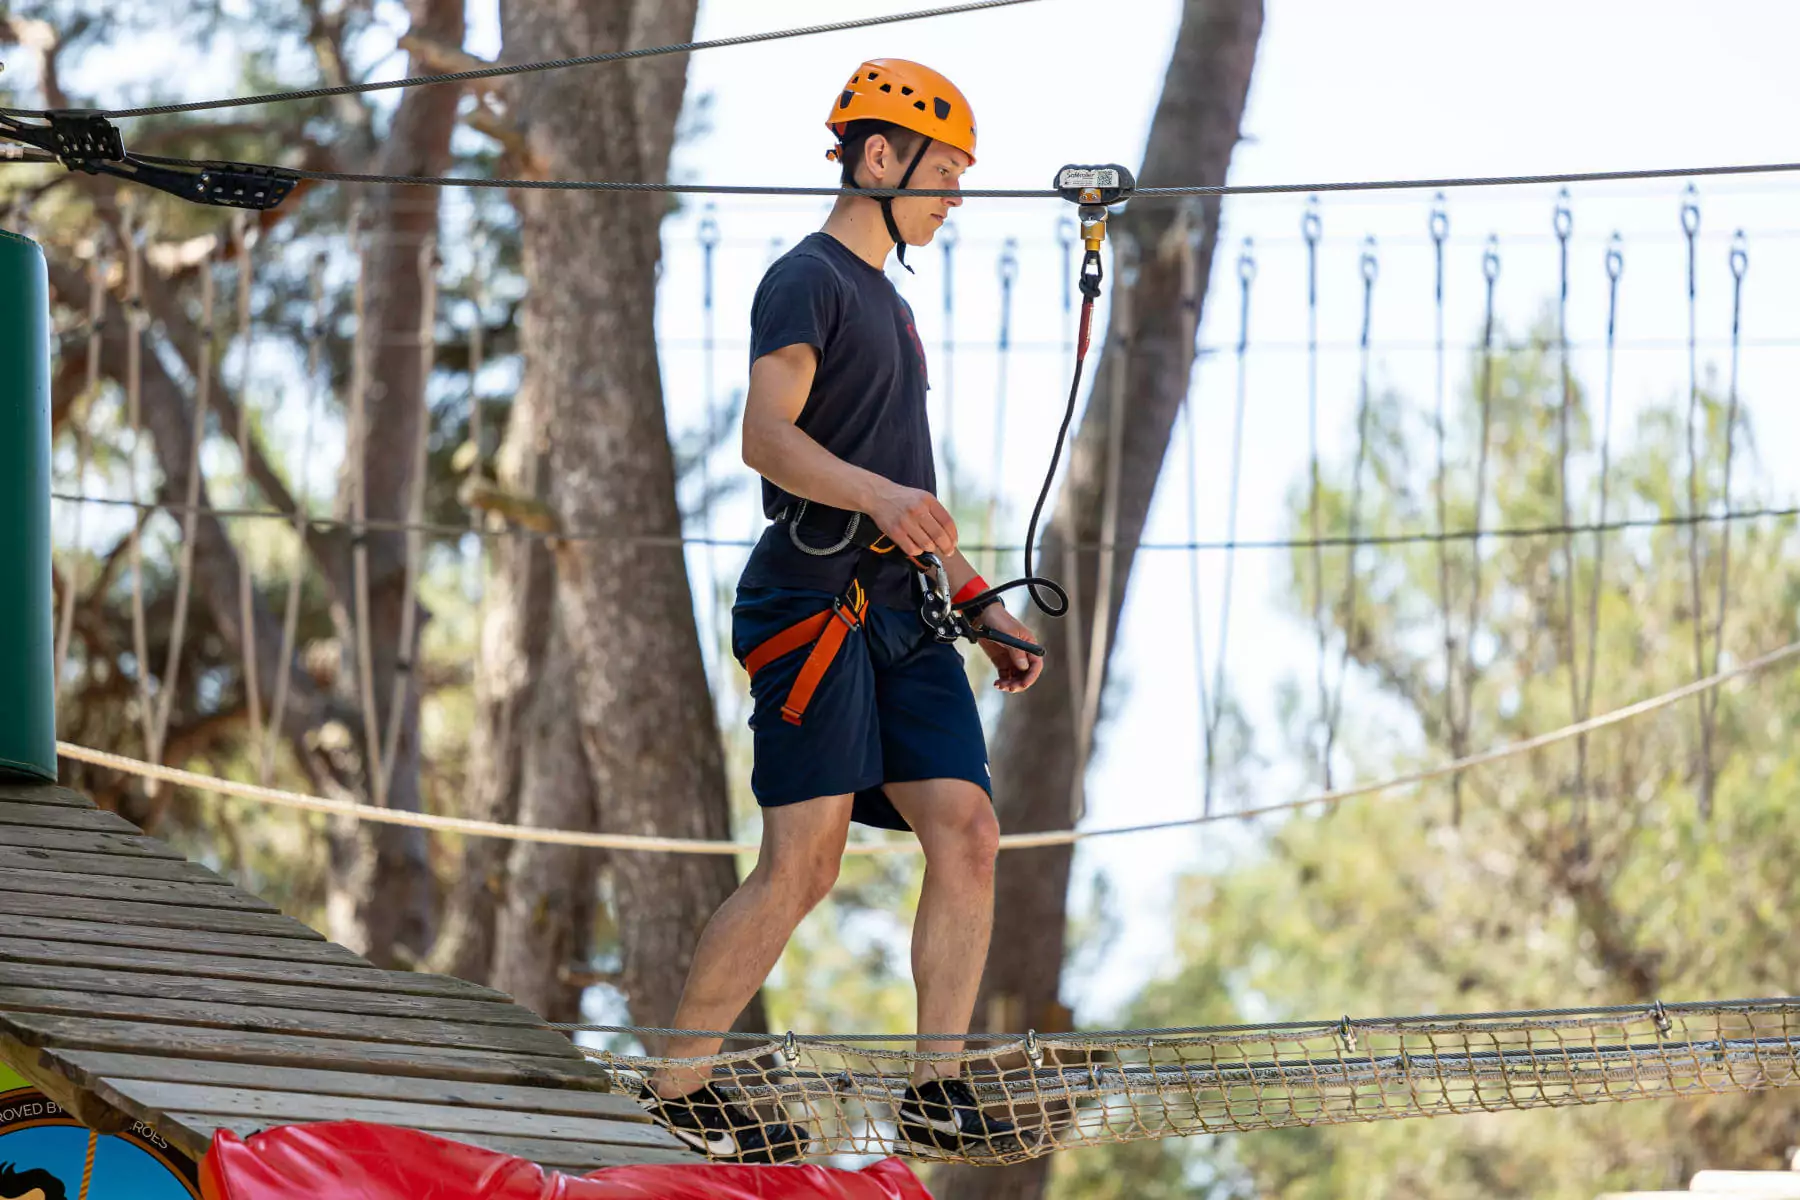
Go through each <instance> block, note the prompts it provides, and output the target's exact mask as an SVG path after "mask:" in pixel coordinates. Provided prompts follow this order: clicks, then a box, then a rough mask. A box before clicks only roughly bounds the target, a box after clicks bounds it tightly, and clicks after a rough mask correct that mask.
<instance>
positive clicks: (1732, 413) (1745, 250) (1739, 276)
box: [1702, 229, 1750, 763]
mask: <svg viewBox="0 0 1800 1200" xmlns="http://www.w3.org/2000/svg"><path fill="white" fill-rule="evenodd" d="M1729 262H1730V265H1731V392H1730V395H1729V397H1728V398H1727V400H1726V404H1725V478H1724V480H1723V481H1722V483H1721V487H1722V489H1723V495H1722V496H1721V497H1720V507H1721V508H1723V509H1724V511H1725V512H1728V513H1729V512H1730V511H1731V468H1732V462H1733V459H1734V458H1735V457H1736V450H1737V437H1736V433H1737V420H1738V351H1739V349H1740V347H1741V345H1742V335H1741V333H1740V330H1741V328H1742V319H1743V314H1744V274H1745V272H1747V271H1748V270H1749V269H1750V251H1749V247H1748V245H1747V244H1746V242H1745V240H1744V231H1743V230H1741V229H1740V230H1738V231H1737V233H1736V234H1735V235H1733V237H1732V239H1731V253H1730V258H1729ZM1730 602H1731V521H1730V519H1729V518H1728V519H1726V520H1724V521H1721V522H1720V523H1719V595H1718V611H1717V612H1715V613H1714V614H1713V631H1712V633H1713V648H1712V663H1711V667H1710V671H1711V672H1712V673H1714V674H1716V673H1717V672H1718V670H1719V659H1720V656H1721V655H1722V654H1723V653H1724V649H1725V610H1726V608H1727V606H1728V605H1729V604H1730ZM1702 695H1703V696H1704V695H1705V693H1702ZM1718 714H1719V698H1718V697H1717V696H1707V697H1706V722H1707V725H1708V727H1712V726H1714V725H1715V724H1716V723H1717V721H1718ZM1708 761H1709V763H1710V759H1709V760H1708Z"/></svg>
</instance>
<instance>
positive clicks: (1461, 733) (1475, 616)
mask: <svg viewBox="0 0 1800 1200" xmlns="http://www.w3.org/2000/svg"><path fill="white" fill-rule="evenodd" d="M1481 277H1482V279H1483V280H1485V281H1486V283H1487V304H1486V311H1485V315H1484V316H1483V318H1482V322H1481V396H1480V399H1479V406H1480V410H1481V417H1480V420H1479V422H1478V426H1479V429H1480V433H1479V434H1478V439H1479V440H1478V442H1477V446H1476V451H1475V506H1474V515H1475V528H1477V529H1479V528H1481V514H1482V509H1483V508H1485V507H1486V504H1487V469H1488V442H1489V440H1490V439H1489V434H1490V433H1491V431H1492V429H1493V423H1494V284H1495V283H1497V282H1498V281H1499V279H1500V239H1499V237H1498V236H1496V235H1494V234H1489V235H1488V240H1487V249H1486V250H1484V251H1483V252H1482V255H1481ZM1480 621H1481V538H1480V536H1479V535H1477V536H1476V537H1475V538H1473V539H1472V540H1471V542H1470V545H1469V619H1468V623H1467V624H1466V625H1465V626H1464V627H1463V670H1462V712H1461V713H1460V715H1459V716H1458V717H1457V721H1456V724H1454V725H1452V726H1451V728H1450V745H1451V753H1452V754H1453V755H1454V756H1455V757H1458V758H1461V757H1462V756H1463V755H1464V754H1466V753H1467V750H1468V740H1469V726H1470V724H1471V723H1472V722H1473V720H1474V714H1475V631H1476V627H1477V626H1478V625H1479V624H1480ZM1450 819H1451V821H1452V823H1459V822H1460V821H1461V820H1462V775H1461V774H1460V773H1458V774H1456V775H1452V776H1451V777H1450Z"/></svg>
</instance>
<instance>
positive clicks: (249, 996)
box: [0, 962, 543, 1029]
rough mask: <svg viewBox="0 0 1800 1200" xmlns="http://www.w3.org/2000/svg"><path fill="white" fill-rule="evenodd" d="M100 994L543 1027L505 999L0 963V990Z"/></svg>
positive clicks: (533, 1027) (481, 1023)
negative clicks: (477, 998)
mask: <svg viewBox="0 0 1800 1200" xmlns="http://www.w3.org/2000/svg"><path fill="white" fill-rule="evenodd" d="M8 987H12V988H27V989H30V988H38V989H42V990H45V991H53V990H60V991H65V992H104V993H117V994H120V995H128V996H134V997H144V998H149V999H165V1000H189V1001H195V1002H198V1003H208V1004H234V1005H260V1006H265V1007H268V1008H284V1009H285V1008H294V1009H302V1010H308V1011H314V1012H326V1013H343V1014H346V1015H349V1014H361V1015H364V1016H373V1017H409V1018H420V1019H425V1020H437V1021H457V1022H463V1023H468V1024H473V1025H515V1026H524V1027H527V1028H531V1029H541V1028H543V1021H542V1020H541V1019H540V1018H539V1017H538V1016H537V1014H536V1013H533V1012H531V1011H530V1010H529V1009H525V1008H521V1007H519V1006H518V1005H517V1004H514V1003H512V1002H511V1001H508V1000H465V999H450V998H447V997H443V996H396V995H388V994H385V993H381V992H366V991H355V992H353V991H349V990H347V989H339V988H334V987H320V986H318V985H316V984H293V983H259V982H250V981H247V980H241V979H226V980H220V979H199V978H193V977H188V978H182V977H178V976H174V975H167V974H161V975H159V974H154V973H151V972H146V971H120V970H96V969H94V968H91V967H76V966H69V965H65V964H62V963H14V962H0V988H8Z"/></svg>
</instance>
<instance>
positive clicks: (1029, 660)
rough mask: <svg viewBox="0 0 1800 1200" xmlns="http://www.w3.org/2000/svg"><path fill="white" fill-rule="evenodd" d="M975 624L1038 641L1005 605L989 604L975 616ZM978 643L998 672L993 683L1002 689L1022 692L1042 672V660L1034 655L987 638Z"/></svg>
mask: <svg viewBox="0 0 1800 1200" xmlns="http://www.w3.org/2000/svg"><path fill="white" fill-rule="evenodd" d="M975 624H977V625H983V626H986V627H987V628H989V629H992V630H994V631H995V632H996V633H1008V634H1011V635H1012V636H1013V637H1016V638H1020V639H1022V640H1024V641H1027V642H1035V641H1037V635H1036V634H1034V633H1032V632H1031V630H1029V629H1027V628H1025V625H1024V623H1023V622H1022V621H1020V620H1019V619H1018V618H1017V617H1015V616H1013V615H1012V614H1011V613H1009V612H1007V611H1006V606H1005V605H1004V604H990V605H989V606H988V607H987V608H985V609H983V610H982V611H981V614H980V615H979V616H977V617H976V618H975ZM980 646H981V648H982V649H983V650H985V651H986V652H987V656H988V660H989V661H990V662H992V663H993V664H994V669H995V670H996V671H998V672H999V673H1000V676H999V678H997V679H995V680H994V686H995V687H997V688H999V689H1000V690H1001V691H1003V692H1022V691H1024V690H1025V689H1026V688H1028V687H1030V686H1031V685H1032V684H1034V683H1036V682H1037V677H1038V676H1039V675H1041V674H1043V673H1044V660H1043V659H1041V658H1039V657H1038V656H1037V655H1035V654H1027V653H1025V652H1024V651H1023V650H1014V649H1013V648H1012V647H1011V646H1002V645H1001V644H1000V643H998V642H990V641H988V640H987V639H986V638H983V639H982V640H981V642H980Z"/></svg>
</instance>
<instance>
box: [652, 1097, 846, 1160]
mask: <svg viewBox="0 0 1800 1200" xmlns="http://www.w3.org/2000/svg"><path fill="white" fill-rule="evenodd" d="M637 1100H638V1103H639V1104H641V1105H642V1106H643V1107H644V1110H645V1111H646V1112H648V1113H649V1114H650V1115H651V1116H652V1117H655V1118H656V1120H657V1121H658V1122H659V1123H660V1124H662V1125H663V1126H664V1127H665V1128H666V1129H668V1131H669V1132H670V1133H672V1134H674V1135H675V1136H676V1137H678V1138H680V1139H681V1140H682V1141H684V1142H686V1143H687V1144H688V1145H690V1146H692V1147H693V1148H694V1149H695V1150H698V1151H699V1152H700V1153H702V1154H704V1155H706V1157H708V1158H711V1159H716V1160H718V1161H721V1162H741V1163H762V1164H768V1163H784V1162H792V1161H793V1160H794V1159H796V1158H799V1157H800V1155H801V1153H802V1152H803V1151H805V1149H806V1145H807V1143H808V1142H809V1141H810V1140H811V1135H809V1134H808V1133H807V1132H806V1130H805V1129H804V1128H802V1127H801V1126H799V1125H769V1124H765V1123H763V1122H762V1121H759V1120H757V1118H756V1116H755V1115H754V1114H752V1113H751V1112H750V1111H749V1110H747V1109H745V1108H744V1107H743V1106H742V1105H739V1104H733V1103H731V1102H730V1101H729V1100H727V1099H725V1097H723V1096H721V1095H719V1093H718V1092H717V1091H715V1090H713V1086H712V1084H710V1083H709V1084H707V1085H706V1086H705V1087H702V1088H701V1089H700V1090H698V1091H695V1092H690V1093H688V1094H687V1095H685V1096H677V1097H675V1098H674V1099H672V1100H665V1099H664V1098H663V1097H661V1096H659V1095H657V1094H656V1092H655V1091H654V1090H652V1089H651V1087H650V1085H649V1084H647V1083H646V1084H645V1085H644V1089H643V1090H642V1091H641V1092H639V1093H638V1098H637Z"/></svg>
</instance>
